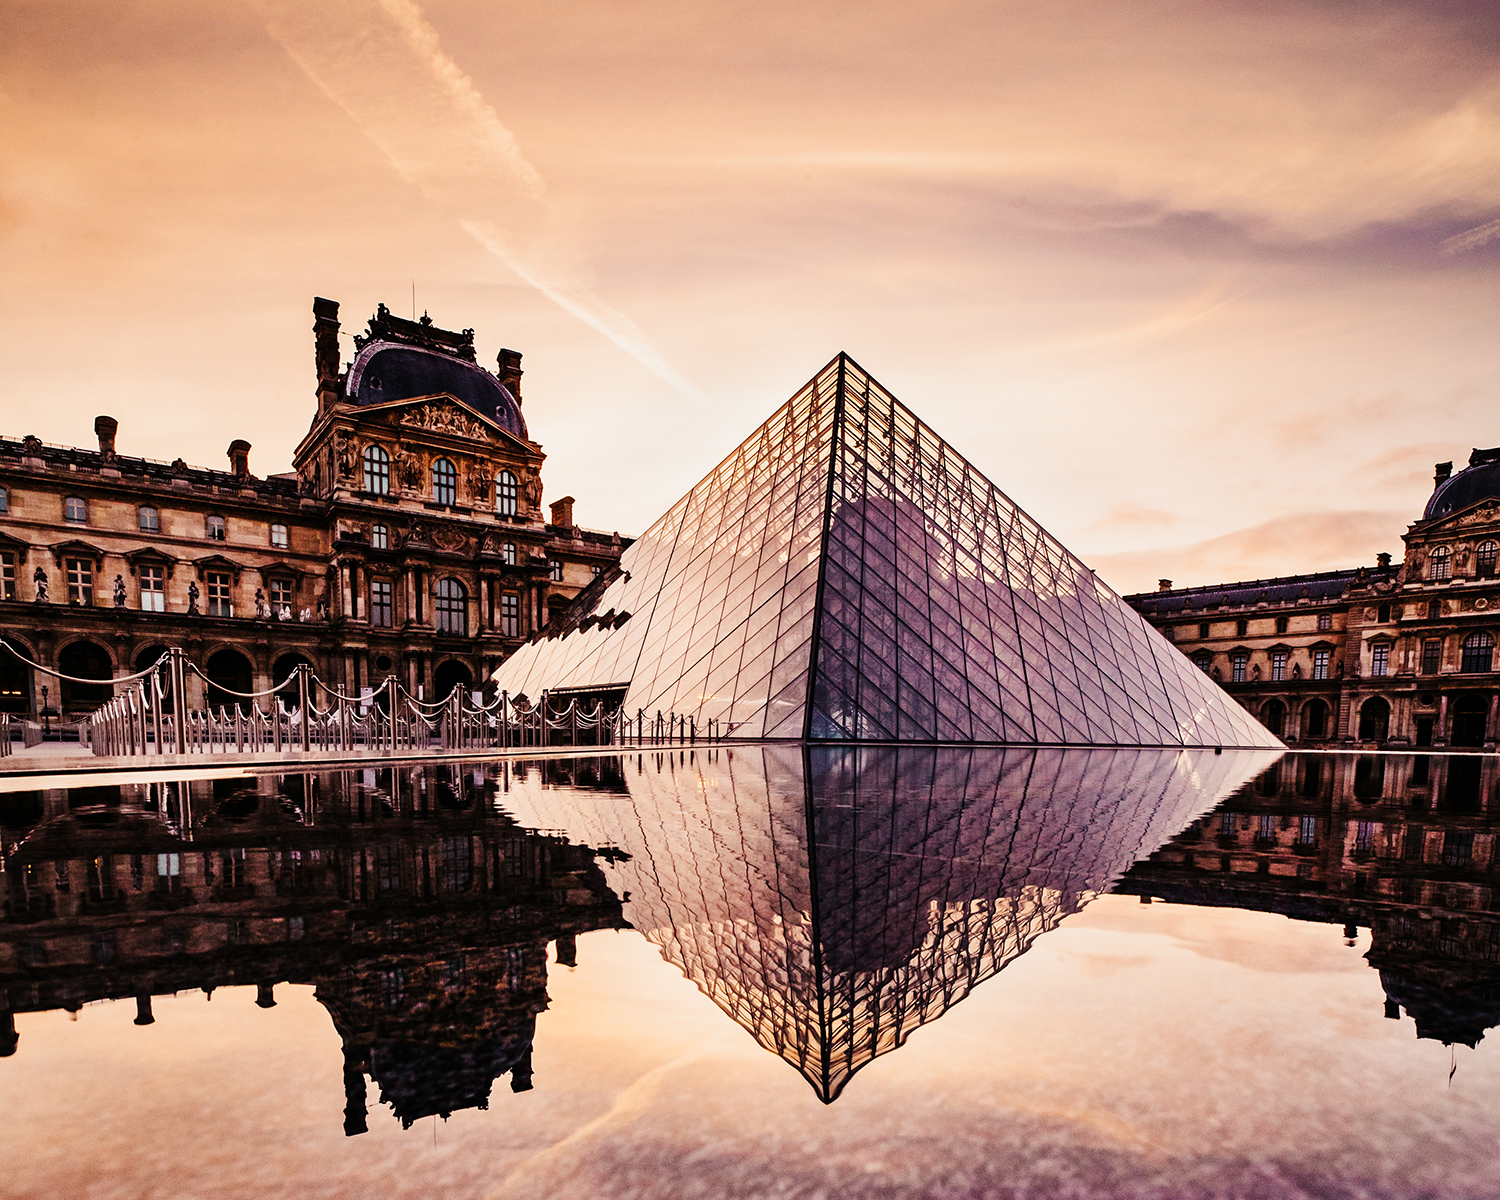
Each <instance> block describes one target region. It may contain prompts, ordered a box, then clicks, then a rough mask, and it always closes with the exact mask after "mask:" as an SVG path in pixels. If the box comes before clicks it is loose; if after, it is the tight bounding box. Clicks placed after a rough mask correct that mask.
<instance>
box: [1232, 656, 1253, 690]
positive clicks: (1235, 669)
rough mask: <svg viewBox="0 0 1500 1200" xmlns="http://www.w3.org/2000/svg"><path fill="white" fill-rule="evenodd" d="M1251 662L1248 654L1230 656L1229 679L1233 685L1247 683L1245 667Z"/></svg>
mask: <svg viewBox="0 0 1500 1200" xmlns="http://www.w3.org/2000/svg"><path fill="white" fill-rule="evenodd" d="M1249 661H1250V656H1249V655H1248V654H1231V655H1230V656H1229V679H1230V682H1231V683H1244V682H1245V666H1246V664H1248V663H1249Z"/></svg>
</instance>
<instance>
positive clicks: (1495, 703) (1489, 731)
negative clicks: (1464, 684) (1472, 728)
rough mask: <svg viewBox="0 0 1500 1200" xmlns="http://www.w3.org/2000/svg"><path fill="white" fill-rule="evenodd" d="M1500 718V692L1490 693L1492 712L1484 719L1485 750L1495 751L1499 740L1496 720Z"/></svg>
mask: <svg viewBox="0 0 1500 1200" xmlns="http://www.w3.org/2000/svg"><path fill="white" fill-rule="evenodd" d="M1497 716H1500V692H1492V693H1490V711H1489V712H1488V713H1487V714H1485V718H1484V748H1485V749H1486V750H1493V749H1494V748H1495V744H1496V740H1497V730H1496V718H1497Z"/></svg>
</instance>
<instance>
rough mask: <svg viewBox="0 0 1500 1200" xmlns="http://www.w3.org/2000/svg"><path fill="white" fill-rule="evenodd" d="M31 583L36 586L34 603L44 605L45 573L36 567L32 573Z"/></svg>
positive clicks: (45, 599) (45, 591) (45, 595)
mask: <svg viewBox="0 0 1500 1200" xmlns="http://www.w3.org/2000/svg"><path fill="white" fill-rule="evenodd" d="M31 582H32V583H33V584H35V585H36V602H37V603H38V604H46V603H47V572H46V571H44V570H42V568H41V567H38V568H37V569H36V570H35V572H33V573H32V576H31Z"/></svg>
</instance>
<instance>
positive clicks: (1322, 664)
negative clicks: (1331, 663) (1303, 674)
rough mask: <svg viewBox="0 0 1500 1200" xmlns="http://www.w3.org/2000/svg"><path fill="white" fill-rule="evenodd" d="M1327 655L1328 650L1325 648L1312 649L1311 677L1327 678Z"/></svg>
mask: <svg viewBox="0 0 1500 1200" xmlns="http://www.w3.org/2000/svg"><path fill="white" fill-rule="evenodd" d="M1328 655H1329V651H1327V650H1314V651H1313V673H1312V677H1313V678H1314V679H1327V678H1328Z"/></svg>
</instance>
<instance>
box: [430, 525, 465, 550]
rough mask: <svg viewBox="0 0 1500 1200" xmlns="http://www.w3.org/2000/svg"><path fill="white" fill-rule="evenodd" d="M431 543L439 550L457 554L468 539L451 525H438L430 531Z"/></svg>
mask: <svg viewBox="0 0 1500 1200" xmlns="http://www.w3.org/2000/svg"><path fill="white" fill-rule="evenodd" d="M432 544H433V545H434V546H436V547H437V548H438V549H439V550H447V551H448V552H449V553H450V554H457V553H458V552H459V551H460V550H462V549H463V548H464V547H465V546H467V545H468V544H469V539H468V538H467V537H465V536H464V534H463V533H462V532H461V531H460V530H457V529H455V528H453V526H451V525H439V526H438V527H437V528H436V529H434V530H433V531H432Z"/></svg>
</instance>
